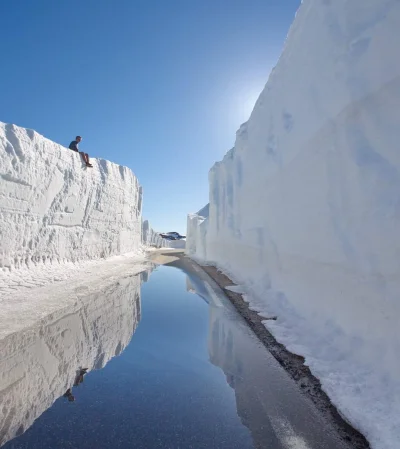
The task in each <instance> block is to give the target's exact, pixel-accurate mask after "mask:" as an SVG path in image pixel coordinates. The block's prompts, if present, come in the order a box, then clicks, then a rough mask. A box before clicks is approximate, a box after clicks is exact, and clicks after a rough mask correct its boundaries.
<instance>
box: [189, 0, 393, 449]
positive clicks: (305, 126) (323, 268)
mask: <svg viewBox="0 0 400 449" xmlns="http://www.w3.org/2000/svg"><path fill="white" fill-rule="evenodd" d="M399 30H400V2H398V1H393V0H304V1H303V3H302V6H301V8H300V10H299V11H298V13H297V16H296V19H295V22H294V24H293V26H292V28H291V30H290V32H289V36H288V38H287V42H286V45H285V48H284V51H283V54H282V56H281V58H280V60H279V62H278V64H277V66H276V68H275V69H274V70H273V72H272V73H271V75H270V78H269V80H268V83H267V85H266V87H265V89H264V91H263V92H262V94H261V95H260V97H259V99H258V101H257V103H256V105H255V108H254V110H253V112H252V114H251V117H250V119H249V121H248V122H247V123H245V124H244V125H242V126H241V128H240V129H239V131H238V133H237V137H236V143H235V147H234V148H233V149H232V150H231V151H229V152H228V153H227V155H226V156H225V158H224V159H223V160H222V161H221V162H219V163H216V164H215V165H214V167H213V168H212V169H211V171H210V174H209V182H210V210H209V217H208V218H206V219H204V218H199V217H198V216H192V217H190V216H189V225H190V226H192V229H191V230H190V226H189V229H188V243H187V252H188V253H189V254H191V255H193V256H194V257H198V258H201V259H203V260H207V261H211V262H214V263H216V264H217V265H219V266H220V267H222V268H223V269H225V271H228V272H230V273H231V275H232V276H233V277H234V278H235V279H236V280H237V281H238V282H240V283H243V284H245V290H246V291H247V292H248V294H249V295H248V299H249V300H250V301H251V302H252V306H253V307H255V308H256V309H258V310H260V311H263V312H264V314H268V315H270V314H274V315H277V316H278V320H277V321H276V322H271V321H268V322H266V323H269V324H266V325H267V326H268V328H269V329H270V330H272V332H273V333H274V334H275V336H276V337H277V338H278V340H279V341H281V342H283V343H285V344H286V345H287V346H288V347H289V349H290V350H292V351H294V352H296V353H299V354H302V355H304V356H305V359H306V363H307V364H309V365H310V367H311V369H312V371H313V372H314V374H316V375H317V376H318V377H319V378H320V379H321V381H322V387H323V388H324V389H325V391H326V392H327V393H328V394H329V395H330V396H331V398H332V399H333V401H334V403H335V404H336V405H338V407H339V409H340V410H341V412H342V413H343V414H344V415H345V416H346V417H347V418H348V419H349V420H350V421H351V422H352V423H353V424H354V425H355V426H356V427H358V428H359V429H360V430H361V431H362V432H363V433H364V434H365V435H366V436H367V438H369V440H370V441H371V443H372V447H374V448H381V449H383V448H385V449H389V448H393V447H396V446H397V444H398V441H400V418H399V417H400V358H399V357H398V350H399V347H400V332H399V331H398V322H399V318H400V298H399V295H400V151H399V142H400V58H399V57H398V40H399V36H400V34H399ZM196 227H199V228H200V229H197V231H196V232H194V229H193V228H196ZM193 236H195V239H196V240H194V237H193Z"/></svg>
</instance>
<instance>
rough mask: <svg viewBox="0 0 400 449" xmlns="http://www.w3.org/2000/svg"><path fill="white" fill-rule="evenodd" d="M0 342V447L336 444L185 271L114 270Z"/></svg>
mask: <svg viewBox="0 0 400 449" xmlns="http://www.w3.org/2000/svg"><path fill="white" fill-rule="evenodd" d="M148 278H149V279H148ZM147 280H148V282H145V283H143V282H144V281H147ZM142 284H143V285H142ZM0 351H1V352H0V353H1V359H0V446H1V447H2V448H4V449H22V448H29V449H46V448H48V449H57V448H62V449H64V448H79V449H101V448H137V449H138V448H146V449H152V448H163V449H166V448H168V449H179V448H182V449H190V448H193V449H200V448H205V449H213V448H221V449H236V448H237V449H247V448H268V449H281V448H284V449H314V448H315V449H324V448H326V449H340V448H342V447H343V446H342V445H341V444H340V443H339V442H338V441H337V440H336V438H335V435H334V433H333V432H332V430H331V428H330V426H329V424H326V423H325V422H324V421H322V419H321V418H320V417H319V415H318V413H317V412H316V410H315V409H314V407H313V405H312V404H311V403H310V402H309V401H308V400H307V398H305V397H304V396H303V395H302V394H301V393H300V392H299V391H298V389H297V387H296V386H295V384H294V383H293V382H292V381H291V379H289V378H288V376H287V375H286V373H285V372H284V371H283V370H282V369H281V367H280V366H279V365H278V364H277V362H276V361H275V359H273V357H272V356H271V355H270V354H269V353H268V352H267V350H266V349H265V348H264V347H263V346H262V345H261V343H260V342H259V341H258V339H257V338H256V337H255V336H254V334H253V333H252V331H251V330H249V329H248V327H247V325H246V324H245V322H244V321H243V320H242V318H241V317H240V316H239V315H238V314H237V313H236V311H235V310H234V309H233V307H232V306H231V304H230V303H229V301H228V300H226V298H225V297H224V296H223V294H221V291H220V290H219V288H218V287H217V286H216V285H215V284H214V283H213V281H211V280H210V279H209V278H208V277H207V276H206V275H204V274H202V273H200V272H197V273H196V271H195V270H193V271H191V272H189V273H184V272H182V271H181V270H179V269H177V268H173V267H166V266H163V267H159V268H157V269H156V270H155V271H154V272H153V273H151V274H150V273H142V274H141V275H138V276H134V277H129V278H126V279H121V280H120V281H119V282H118V283H115V284H113V285H111V286H110V287H109V288H108V289H106V290H104V291H103V292H101V294H93V295H90V296H87V297H81V298H79V302H78V304H77V305H76V306H75V307H74V309H71V310H69V309H67V310H63V311H60V312H59V313H54V314H52V315H51V316H49V317H47V318H46V320H44V321H43V322H41V323H40V324H39V325H37V326H35V327H34V328H30V329H27V330H25V331H22V332H18V333H16V334H13V335H11V336H9V337H7V338H6V339H4V340H2V341H0Z"/></svg>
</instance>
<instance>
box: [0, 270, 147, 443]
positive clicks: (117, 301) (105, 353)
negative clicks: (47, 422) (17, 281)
mask: <svg viewBox="0 0 400 449" xmlns="http://www.w3.org/2000/svg"><path fill="white" fill-rule="evenodd" d="M146 277H147V273H144V276H143V275H137V276H134V277H129V278H126V279H122V280H119V281H118V282H117V283H116V284H113V285H111V286H109V287H108V288H107V289H105V290H103V291H102V292H100V293H96V294H92V295H88V296H87V297H82V298H80V301H78V303H77V305H76V306H75V307H73V308H69V309H64V310H63V311H61V312H58V313H54V314H52V315H51V316H49V317H48V318H46V320H45V321H44V322H43V323H42V324H40V325H39V326H37V327H35V328H33V329H28V330H25V331H23V332H19V333H17V334H13V335H11V336H10V337H7V338H6V339H4V340H2V341H0V353H1V361H0V404H1V407H0V445H2V444H5V443H6V442H7V441H8V440H10V439H12V438H14V437H15V436H17V435H20V434H21V433H23V432H24V431H25V430H27V429H28V428H29V427H30V426H31V425H32V423H33V421H34V420H35V419H36V418H38V417H39V416H40V415H41V414H42V413H43V412H44V411H45V410H47V409H48V408H49V407H50V406H51V405H52V404H53V402H54V401H55V400H56V399H57V398H59V397H60V396H62V395H63V394H64V393H65V391H66V390H67V389H68V388H70V387H71V386H72V385H73V382H74V380H75V376H76V372H77V369H79V368H80V367H86V368H89V370H93V369H100V368H103V367H104V366H105V365H106V364H107V362H108V361H109V360H110V359H112V358H113V357H115V356H117V355H119V354H120V353H121V352H122V351H123V350H124V349H125V347H126V346H127V345H128V343H129V341H130V340H131V337H132V334H133V333H134V331H135V329H136V327H137V325H138V323H139V320H140V285H141V281H142V279H144V280H145V279H146Z"/></svg>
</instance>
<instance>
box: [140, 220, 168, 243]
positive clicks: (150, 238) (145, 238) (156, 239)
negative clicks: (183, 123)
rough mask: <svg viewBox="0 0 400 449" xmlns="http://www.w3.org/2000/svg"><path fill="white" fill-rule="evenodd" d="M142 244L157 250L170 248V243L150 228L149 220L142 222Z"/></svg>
mask: <svg viewBox="0 0 400 449" xmlns="http://www.w3.org/2000/svg"><path fill="white" fill-rule="evenodd" d="M142 243H143V245H144V246H151V247H155V248H168V247H169V242H168V240H166V239H163V238H162V237H161V236H160V234H159V233H158V232H156V231H154V229H153V228H152V227H151V226H150V223H149V221H148V220H144V221H143V222H142Z"/></svg>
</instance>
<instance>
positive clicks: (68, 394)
mask: <svg viewBox="0 0 400 449" xmlns="http://www.w3.org/2000/svg"><path fill="white" fill-rule="evenodd" d="M88 369H89V368H80V369H79V370H78V371H77V374H76V377H75V382H74V387H77V386H79V384H81V383H82V382H83V376H84V375H85V374H87V370H88ZM64 398H67V399H68V401H69V402H74V401H75V396H74V395H73V394H72V391H71V388H68V390H67V391H66V392H65V393H64Z"/></svg>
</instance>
